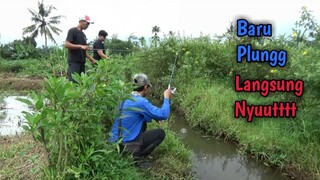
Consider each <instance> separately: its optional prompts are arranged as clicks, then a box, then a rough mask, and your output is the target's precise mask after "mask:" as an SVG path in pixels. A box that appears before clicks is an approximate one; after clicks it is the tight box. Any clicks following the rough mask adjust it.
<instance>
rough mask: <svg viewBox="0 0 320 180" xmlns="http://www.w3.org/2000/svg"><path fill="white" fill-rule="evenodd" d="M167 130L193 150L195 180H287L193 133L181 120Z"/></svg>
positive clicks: (223, 144)
mask: <svg viewBox="0 0 320 180" xmlns="http://www.w3.org/2000/svg"><path fill="white" fill-rule="evenodd" d="M170 127H171V129H173V130H174V131H175V132H177V133H178V134H180V137H181V138H182V139H183V141H184V142H185V143H186V145H187V146H189V147H190V149H191V150H192V152H193V153H192V159H193V161H194V166H193V171H195V172H196V173H197V176H198V178H197V179H208V180H209V179H210V180H214V179H217V180H220V179H222V180H224V179H228V180H233V179H236V180H242V179H243V180H284V179H288V178H286V177H285V176H283V175H281V173H280V172H278V171H276V170H275V169H271V168H268V167H267V166H265V165H263V163H261V162H257V161H256V160H254V159H252V158H249V157H243V156H241V155H239V154H238V152H237V151H236V146H235V145H234V144H232V143H227V142H223V141H221V140H216V139H213V138H206V137H202V136H201V135H200V134H198V133H196V132H195V131H194V130H192V129H191V128H190V127H189V126H188V125H187V124H186V122H185V121H184V120H182V119H178V118H176V120H174V121H171V122H170Z"/></svg>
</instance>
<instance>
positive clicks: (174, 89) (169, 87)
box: [168, 53, 178, 94]
mask: <svg viewBox="0 0 320 180" xmlns="http://www.w3.org/2000/svg"><path fill="white" fill-rule="evenodd" d="M177 60H178V53H176V58H175V59H174V63H173V67H172V72H171V76H170V79H169V85H168V89H170V90H171V93H172V94H175V93H176V91H177V88H175V87H171V82H172V77H173V74H174V72H175V69H176V63H177Z"/></svg>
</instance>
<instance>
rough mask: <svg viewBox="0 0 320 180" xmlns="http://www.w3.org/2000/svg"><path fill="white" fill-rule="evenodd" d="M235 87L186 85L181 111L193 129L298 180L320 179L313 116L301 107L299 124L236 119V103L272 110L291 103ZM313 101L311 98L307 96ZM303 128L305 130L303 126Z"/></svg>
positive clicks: (206, 83)
mask: <svg viewBox="0 0 320 180" xmlns="http://www.w3.org/2000/svg"><path fill="white" fill-rule="evenodd" d="M232 83H233V81H229V82H228V81H216V82H213V83H210V81H208V80H204V79H198V80H194V81H193V82H192V83H189V84H187V85H186V84H184V85H183V84H181V85H180V86H179V87H180V89H181V90H180V91H183V92H181V94H183V97H182V98H181V99H180V103H179V105H180V107H181V108H182V110H183V111H184V112H185V113H186V115H187V118H188V121H189V122H190V123H191V125H193V126H199V127H201V128H202V129H203V130H204V131H205V132H207V133H209V134H213V135H216V136H220V137H224V138H226V139H228V140H233V141H237V142H238V143H239V147H240V150H242V151H243V152H247V153H250V154H252V155H254V156H255V157H256V158H258V159H261V160H263V161H264V162H265V164H268V165H270V166H277V167H280V168H281V169H282V170H283V172H285V173H287V174H289V175H290V176H292V177H295V178H297V179H319V178H320V174H319V169H320V156H319V155H320V144H319V141H318V137H317V136H312V133H311V132H309V131H308V130H307V128H306V126H308V120H309V119H310V118H314V117H312V116H313V115H314V114H312V112H310V111H312V110H310V107H309V108H307V107H305V108H302V107H303V106H306V105H305V104H300V107H298V108H299V110H298V112H297V114H298V116H297V118H295V119H292V118H254V119H253V121H252V122H251V123H248V122H247V119H245V118H240V119H236V118H234V102H235V101H238V100H242V99H245V100H247V103H248V104H255V105H257V104H272V103H273V102H280V101H286V100H285V98H284V96H281V95H274V96H272V97H269V98H263V97H260V95H259V94H258V93H257V94H252V93H250V94H249V93H236V92H235V91H234V89H233V87H232V85H231V84H232ZM305 96H308V95H305ZM302 125H304V126H302Z"/></svg>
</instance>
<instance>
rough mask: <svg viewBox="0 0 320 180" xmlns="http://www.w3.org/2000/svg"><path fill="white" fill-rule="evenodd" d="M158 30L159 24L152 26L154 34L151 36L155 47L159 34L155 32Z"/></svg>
mask: <svg viewBox="0 0 320 180" xmlns="http://www.w3.org/2000/svg"><path fill="white" fill-rule="evenodd" d="M159 32H160V27H159V26H154V27H152V33H154V36H153V37H152V39H153V42H154V44H155V47H157V42H158V41H159V36H158V34H157V33H159Z"/></svg>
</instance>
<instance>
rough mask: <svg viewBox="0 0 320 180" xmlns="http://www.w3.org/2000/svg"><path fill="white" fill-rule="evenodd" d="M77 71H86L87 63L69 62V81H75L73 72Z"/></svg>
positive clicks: (79, 72)
mask: <svg viewBox="0 0 320 180" xmlns="http://www.w3.org/2000/svg"><path fill="white" fill-rule="evenodd" d="M74 73H77V74H81V73H85V64H83V63H70V62H69V63H68V79H69V81H72V82H75V81H74V79H72V76H71V75H72V74H74Z"/></svg>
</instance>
